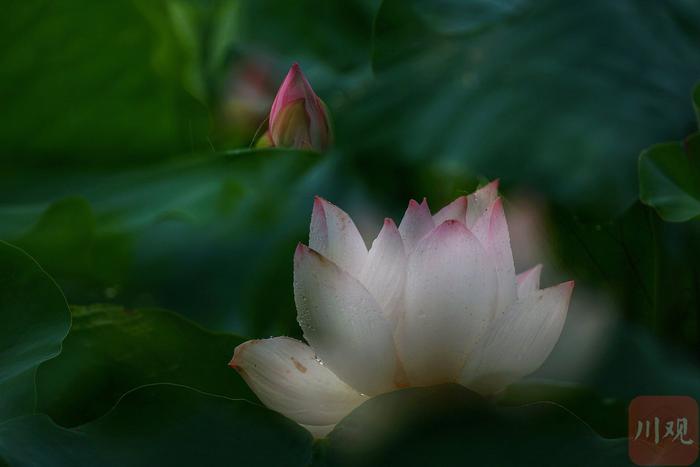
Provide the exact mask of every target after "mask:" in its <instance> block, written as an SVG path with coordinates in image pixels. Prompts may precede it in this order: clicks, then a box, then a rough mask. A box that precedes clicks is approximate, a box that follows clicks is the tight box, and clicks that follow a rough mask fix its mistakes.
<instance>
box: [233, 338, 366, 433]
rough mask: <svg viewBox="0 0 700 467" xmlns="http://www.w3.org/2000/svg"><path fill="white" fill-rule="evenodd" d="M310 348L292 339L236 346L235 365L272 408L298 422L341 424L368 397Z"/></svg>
mask: <svg viewBox="0 0 700 467" xmlns="http://www.w3.org/2000/svg"><path fill="white" fill-rule="evenodd" d="M315 357H316V355H315V353H314V351H313V350H312V349H311V347H309V346H308V345H306V344H304V343H302V342H299V341H298V340H296V339H291V338H288V337H275V338H272V339H262V340H252V341H248V342H244V343H243V344H241V345H239V346H238V347H236V350H235V352H234V354H233V359H232V360H231V363H230V364H229V365H230V366H231V367H232V368H234V369H235V370H236V371H238V373H239V374H240V375H241V376H242V377H243V379H244V380H245V382H246V383H247V384H248V386H250V388H251V389H252V390H253V392H254V393H255V395H257V396H258V397H259V398H260V400H261V401H262V402H263V403H264V404H265V405H266V406H267V407H269V408H270V409H272V410H275V411H277V412H280V413H281V414H283V415H285V416H286V417H289V418H291V419H292V420H294V421H296V422H297V423H302V424H307V425H321V426H325V425H331V424H335V423H338V422H339V421H340V420H341V419H342V418H343V417H344V416H346V415H347V414H348V413H350V411H352V409H354V408H355V407H357V406H358V405H360V404H361V403H362V402H363V401H364V400H365V399H366V398H365V397H363V396H362V395H360V394H359V393H358V392H357V391H355V390H354V389H352V388H351V387H350V386H348V385H347V384H345V383H344V382H342V381H341V380H340V379H338V377H337V376H336V375H335V374H333V372H332V371H331V370H330V369H329V368H328V367H326V366H324V365H322V364H321V363H319V361H318V360H316V358H315Z"/></svg>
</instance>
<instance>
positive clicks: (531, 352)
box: [459, 281, 574, 394]
mask: <svg viewBox="0 0 700 467" xmlns="http://www.w3.org/2000/svg"><path fill="white" fill-rule="evenodd" d="M573 288H574V283H573V281H571V282H565V283H563V284H559V285H557V286H554V287H550V288H548V289H544V290H537V291H535V292H533V293H531V294H530V295H528V296H526V297H524V298H521V299H519V300H518V301H516V302H515V303H514V304H513V305H512V306H511V307H510V308H509V309H508V311H507V312H506V313H505V314H504V315H503V316H502V317H501V318H500V319H499V320H497V321H495V322H494V323H493V324H492V326H491V327H490V328H489V331H488V333H487V334H486V336H485V337H484V339H483V342H482V343H481V345H480V346H479V348H478V351H477V352H475V353H474V354H473V355H470V357H469V358H468V360H467V362H466V364H465V366H464V368H463V370H462V374H461V376H460V378H459V383H460V384H462V385H464V386H466V387H468V388H470V389H472V390H474V391H477V392H480V393H482V394H493V393H496V392H498V391H500V390H502V389H503V388H504V387H505V386H507V385H508V384H510V383H512V382H513V381H516V380H518V379H520V378H522V377H523V376H525V375H528V374H530V373H532V372H533V371H535V370H536V369H537V368H539V367H540V366H541V365H542V363H543V362H544V361H545V360H546V358H547V357H548V356H549V353H550V352H551V351H552V349H553V348H554V345H555V344H556V343H557V341H558V340H559V336H560V335H561V331H562V329H563V327H564V321H565V320H566V313H567V310H568V309H569V301H570V298H571V292H572V290H573Z"/></svg>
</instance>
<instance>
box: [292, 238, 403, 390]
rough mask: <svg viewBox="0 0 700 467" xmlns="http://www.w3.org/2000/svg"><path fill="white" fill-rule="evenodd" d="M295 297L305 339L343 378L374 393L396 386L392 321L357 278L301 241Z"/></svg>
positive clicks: (296, 257)
mask: <svg viewBox="0 0 700 467" xmlns="http://www.w3.org/2000/svg"><path fill="white" fill-rule="evenodd" d="M294 300H295V302H296V307H297V320H298V321H299V325H300V326H301V329H302V331H304V338H305V339H306V340H307V341H308V342H309V344H310V345H311V346H312V347H313V348H314V350H315V351H316V353H317V354H318V356H319V358H320V359H321V360H322V361H323V362H324V363H325V364H326V365H327V366H328V368H330V369H331V370H332V371H333V372H334V373H335V374H336V375H338V377H339V378H340V379H342V380H343V381H345V382H346V383H347V384H349V385H350V386H352V387H353V388H355V389H356V390H358V391H359V392H361V393H364V394H369V395H374V394H378V393H381V392H385V391H388V390H391V389H394V388H395V386H394V377H395V375H396V372H397V358H396V351H395V349H394V343H393V339H392V329H391V326H390V325H389V323H388V322H387V321H386V319H385V318H384V316H383V312H382V309H381V307H380V305H379V304H378V303H377V301H376V300H375V299H374V297H372V294H370V292H369V291H368V290H367V289H366V288H365V287H364V286H363V285H362V284H361V283H360V282H359V281H358V280H357V279H355V278H353V277H352V276H350V275H349V274H348V273H346V272H345V271H343V270H342V269H340V268H339V267H338V266H336V264H335V263H333V262H332V261H331V260H330V259H328V258H325V257H323V256H322V255H320V254H319V253H317V252H315V251H313V250H311V249H309V248H308V247H305V246H304V245H300V246H299V247H297V251H296V254H295V257H294Z"/></svg>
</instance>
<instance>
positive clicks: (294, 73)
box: [270, 63, 315, 123]
mask: <svg viewBox="0 0 700 467" xmlns="http://www.w3.org/2000/svg"><path fill="white" fill-rule="evenodd" d="M312 95H315V94H314V91H313V89H312V88H311V85H310V84H309V82H308V81H307V80H306V76H304V73H302V72H301V68H300V67H299V64H297V63H294V64H293V65H292V66H291V68H290V69H289V72H287V76H285V78H284V81H282V85H281V86H280V88H279V90H278V91H277V95H276V96H275V100H274V101H273V102H272V108H271V109H270V123H272V122H274V121H275V120H277V117H278V116H279V113H280V112H281V110H282V109H283V108H284V107H286V106H287V104H289V103H290V102H294V101H297V100H300V99H306V98H308V97H309V96H312Z"/></svg>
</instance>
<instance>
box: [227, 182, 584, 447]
mask: <svg viewBox="0 0 700 467" xmlns="http://www.w3.org/2000/svg"><path fill="white" fill-rule="evenodd" d="M497 191H498V186H497V182H492V183H490V184H489V185H487V186H485V187H484V188H482V189H480V190H478V191H476V192H475V193H473V194H471V195H470V196H468V197H466V196H463V197H460V198H457V199H456V200H455V201H453V202H452V203H450V204H449V205H447V206H445V207H444V208H443V209H441V210H440V211H438V212H437V213H436V214H434V215H431V213H430V210H429V209H428V204H427V202H426V201H425V200H424V201H423V202H422V203H421V204H418V203H417V202H415V201H413V200H411V202H410V203H409V205H408V209H407V210H406V214H405V215H404V217H403V219H402V221H401V224H400V225H399V227H398V228H397V227H396V224H394V222H393V221H392V220H391V219H386V220H385V221H384V227H383V228H382V230H381V232H379V235H378V236H377V238H376V239H375V240H374V242H373V243H372V247H371V248H370V249H369V251H368V250H367V247H366V246H365V242H364V241H363V239H362V237H361V236H360V233H359V232H358V230H357V228H356V227H355V224H354V223H353V221H352V219H350V217H349V216H348V215H347V214H346V213H345V212H343V211H342V210H341V209H340V208H338V207H336V206H334V205H333V204H331V203H329V202H327V201H325V200H323V199H321V198H316V200H315V202H314V207H313V214H312V218H311V229H310V235H309V246H308V247H307V246H305V245H302V244H299V246H298V247H297V250H296V253H295V256H294V297H295V301H296V306H297V312H298V321H299V325H300V326H301V329H302V330H303V332H304V338H305V339H306V341H307V342H308V345H307V344H305V343H303V342H300V341H298V340H295V339H290V338H287V337H275V338H271V339H262V340H252V341H248V342H245V343H243V344H241V345H239V346H238V347H237V348H236V350H235V353H234V356H233V359H232V360H231V366H232V367H233V368H235V369H236V370H238V371H239V373H240V374H241V376H242V377H243V378H244V379H245V381H246V382H247V383H248V385H249V386H250V387H251V389H252V390H253V391H254V392H255V393H256V394H257V395H258V397H259V398H260V400H261V401H262V402H263V403H264V404H265V405H267V406H268V407H269V408H271V409H273V410H276V411H278V412H280V413H282V414H284V415H286V416H287V417H289V418H291V419H293V420H295V421H297V422H298V423H300V424H302V425H304V426H306V427H307V428H308V429H309V430H310V431H311V432H312V433H314V434H315V435H316V436H323V435H325V434H326V433H327V432H328V431H330V430H331V429H332V428H333V426H334V425H335V424H336V423H337V422H338V421H340V420H341V419H342V418H343V417H344V416H345V415H347V414H348V413H349V412H350V411H351V410H352V409H354V408H355V407H356V406H358V405H359V404H361V403H362V402H363V401H364V400H366V399H367V398H368V397H372V396H375V395H377V394H381V393H384V392H388V391H392V390H395V389H398V388H402V387H407V386H426V385H433V384H440V383H447V382H456V383H459V384H462V385H464V386H466V387H468V388H470V389H472V390H474V391H477V392H480V393H482V394H492V393H495V392H498V391H499V390H501V389H503V388H504V387H505V386H506V385H508V384H510V383H511V382H513V381H515V380H517V379H519V378H521V377H523V376H525V375H527V374H529V373H531V372H533V371H534V370H536V369H537V368H538V367H539V366H540V365H541V364H542V363H543V362H544V360H545V359H546V358H547V356H548V355H549V353H550V351H551V350H552V348H553V347H554V344H555V343H556V342H557V340H558V339H559V335H560V334H561V330H562V327H563V325H564V320H565V318H566V312H567V309H568V306H569V299H570V296H571V292H572V289H573V285H574V284H573V282H566V283H563V284H560V285H558V286H555V287H550V288H547V289H540V288H539V279H540V271H541V266H539V265H538V266H535V267H534V268H532V269H530V270H528V271H525V272H523V273H521V274H519V275H517V276H516V275H515V271H514V267H513V255H512V252H511V247H510V238H509V234H508V226H507V224H506V219H505V216H504V213H503V206H502V203H501V199H500V198H499V197H498V193H497Z"/></svg>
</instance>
